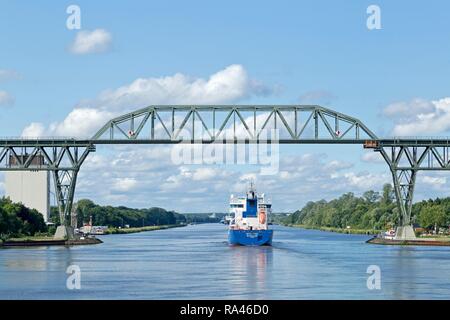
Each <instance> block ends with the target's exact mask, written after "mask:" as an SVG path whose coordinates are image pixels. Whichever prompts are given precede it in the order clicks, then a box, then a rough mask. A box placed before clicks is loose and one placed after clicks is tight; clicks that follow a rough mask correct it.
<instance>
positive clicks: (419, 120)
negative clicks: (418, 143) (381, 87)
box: [383, 97, 450, 136]
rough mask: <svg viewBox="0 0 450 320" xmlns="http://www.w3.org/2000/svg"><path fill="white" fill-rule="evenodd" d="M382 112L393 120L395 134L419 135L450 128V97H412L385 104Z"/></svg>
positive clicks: (440, 131)
mask: <svg viewBox="0 0 450 320" xmlns="http://www.w3.org/2000/svg"><path fill="white" fill-rule="evenodd" d="M383 114H384V115H385V116H387V117H389V118H391V119H392V120H393V121H394V128H393V130H392V131H393V134H394V135H396V136H419V135H431V134H437V133H444V132H448V131H449V130H450V97H447V98H443V99H440V100H433V101H426V100H424V99H419V98H417V99H413V100H412V101H410V102H397V103H394V104H391V105H389V106H387V107H386V108H385V109H384V110H383Z"/></svg>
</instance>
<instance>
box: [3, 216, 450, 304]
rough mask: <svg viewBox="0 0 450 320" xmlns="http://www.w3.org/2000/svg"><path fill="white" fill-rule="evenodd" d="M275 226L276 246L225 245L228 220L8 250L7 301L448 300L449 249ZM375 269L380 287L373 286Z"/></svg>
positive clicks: (5, 253) (5, 264) (5, 266)
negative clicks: (73, 276)
mask: <svg viewBox="0 0 450 320" xmlns="http://www.w3.org/2000/svg"><path fill="white" fill-rule="evenodd" d="M274 230H275V231H274V241H273V246H272V247H231V246H228V245H227V243H226V233H227V229H226V226H224V225H221V224H204V225H193V226H187V227H183V228H174V229H168V230H159V231H151V232H143V233H136V234H127V235H107V236H102V237H101V239H102V240H103V241H104V243H103V244H100V245H93V246H78V247H71V248H65V247H40V248H5V249H1V250H0V299H449V298H450V248H446V247H406V246H405V247H398V246H379V245H370V244H366V243H365V241H366V240H367V239H368V236H360V235H345V234H337V233H329V232H322V231H315V230H304V229H297V228H288V227H281V226H274ZM70 265H76V266H78V267H79V269H80V276H81V277H80V280H81V282H80V283H81V288H80V289H79V290H77V289H74V290H69V289H68V288H67V285H66V281H67V278H68V274H66V270H67V268H68V267H69V266H70ZM369 266H377V267H379V271H380V272H379V273H376V274H375V275H372V274H368V273H367V269H368V267H369ZM372 268H373V267H372ZM375 268H376V267H375ZM372 270H373V269H372ZM377 274H379V276H380V289H379V290H377V289H373V290H369V289H368V286H367V280H368V277H370V276H371V275H372V276H376V275H377ZM370 279H371V280H370V281H369V284H372V286H371V287H372V288H373V284H376V281H375V282H373V281H372V280H373V277H372V278H370Z"/></svg>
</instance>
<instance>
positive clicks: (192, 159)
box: [171, 122, 280, 175]
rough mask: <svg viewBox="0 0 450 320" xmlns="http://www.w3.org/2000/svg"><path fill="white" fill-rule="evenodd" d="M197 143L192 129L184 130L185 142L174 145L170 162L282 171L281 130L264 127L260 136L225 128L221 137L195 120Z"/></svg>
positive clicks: (180, 134)
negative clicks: (241, 135)
mask: <svg viewBox="0 0 450 320" xmlns="http://www.w3.org/2000/svg"><path fill="white" fill-rule="evenodd" d="M195 125H196V126H197V128H201V129H199V130H200V131H198V130H196V131H195V138H197V139H194V140H197V141H196V143H192V140H193V137H192V133H191V132H189V130H182V131H181V132H180V133H179V135H178V136H177V139H181V140H182V142H181V143H179V144H176V145H174V146H173V148H172V152H171V161H172V163H173V164H175V165H181V164H196V165H256V166H259V167H260V174H261V175H275V174H277V173H278V172H279V166H280V165H279V164H280V149H279V130H278V129H270V130H261V131H260V132H259V135H258V137H255V138H248V137H247V138H244V137H239V136H238V137H236V136H235V132H233V131H232V130H225V131H224V132H223V133H222V134H221V135H220V136H219V137H214V138H213V136H211V133H210V132H209V131H207V130H203V128H202V125H201V122H198V123H195Z"/></svg>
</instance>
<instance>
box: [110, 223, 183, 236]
mask: <svg viewBox="0 0 450 320" xmlns="http://www.w3.org/2000/svg"><path fill="white" fill-rule="evenodd" d="M185 226H186V224H170V225H163V226H147V227H140V228H121V229H119V228H108V229H107V230H106V231H105V234H127V233H137V232H144V231H154V230H163V229H170V228H178V227H185Z"/></svg>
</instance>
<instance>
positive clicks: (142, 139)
mask: <svg viewBox="0 0 450 320" xmlns="http://www.w3.org/2000/svg"><path fill="white" fill-rule="evenodd" d="M271 130H275V132H277V137H276V139H274V138H273V137H272V136H269V138H268V137H267V134H266V133H267V131H271ZM179 143H188V144H209V143H221V144H229V143H233V144H241V143H245V144H254V143H280V144H356V145H361V146H363V147H364V148H368V149H372V150H373V151H375V152H378V153H380V154H381V155H382V157H383V158H384V160H385V161H386V163H387V165H388V166H389V169H390V171H391V174H392V178H393V185H394V191H395V196H396V200H397V206H398V210H399V212H400V216H401V220H400V221H399V224H400V226H408V225H410V224H411V208H412V201H413V195H414V187H415V183H416V176H417V172H418V171H422V170H424V171H425V170H450V156H449V148H450V140H448V139H444V138H435V139H431V138H423V139H421V138H387V139H385V138H383V139H382V138H378V137H377V136H376V135H375V134H374V133H373V132H372V131H371V130H370V129H369V128H368V127H367V126H365V125H364V123H362V122H361V121H360V120H358V119H356V118H353V117H350V116H348V115H345V114H342V113H339V112H336V111H333V110H330V109H327V108H323V107H321V106H317V105H208V106H206V105H170V106H169V105H162V106H156V105H155V106H149V107H146V108H143V109H140V110H136V111H133V112H130V113H127V114H124V115H122V116H119V117H116V118H114V119H111V120H109V121H108V122H107V123H106V124H105V125H104V126H103V127H102V128H101V129H100V130H99V131H98V132H97V133H96V134H94V136H92V137H91V138H89V139H75V138H73V139H67V138H64V139H63V138H54V139H45V138H38V139H27V138H17V139H0V171H35V170H48V171H50V172H51V173H52V176H53V183H54V189H55V195H56V200H57V203H58V211H59V214H60V219H61V223H62V224H64V225H65V226H66V228H69V224H70V215H71V211H72V206H73V199H74V194H75V186H76V181H77V175H78V172H79V170H80V168H81V166H82V164H83V162H84V160H85V159H86V157H87V156H88V155H89V153H91V152H95V150H96V146H97V145H109V144H179ZM68 234H69V233H68Z"/></svg>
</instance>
